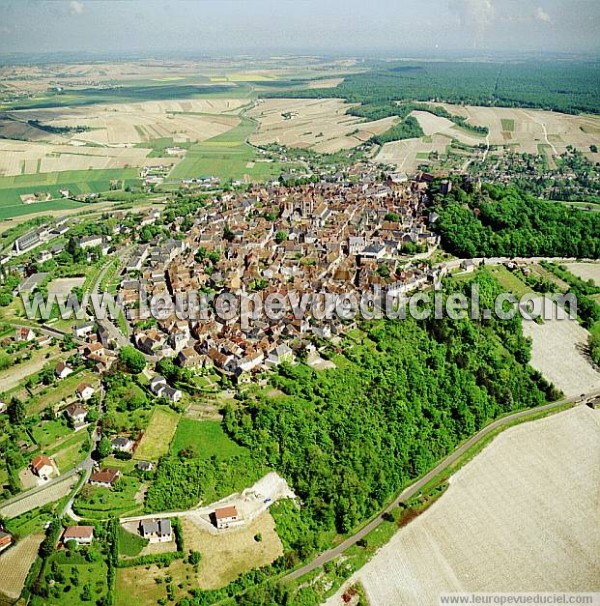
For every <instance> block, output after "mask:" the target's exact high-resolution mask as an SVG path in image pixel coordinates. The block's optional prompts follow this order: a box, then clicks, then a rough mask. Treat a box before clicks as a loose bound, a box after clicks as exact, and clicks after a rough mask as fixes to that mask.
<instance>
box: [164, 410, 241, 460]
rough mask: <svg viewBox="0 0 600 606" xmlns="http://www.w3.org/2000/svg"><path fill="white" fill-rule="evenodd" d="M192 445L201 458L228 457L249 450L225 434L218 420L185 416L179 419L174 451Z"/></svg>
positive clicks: (176, 452) (177, 451)
mask: <svg viewBox="0 0 600 606" xmlns="http://www.w3.org/2000/svg"><path fill="white" fill-rule="evenodd" d="M190 446H192V447H194V448H195V449H196V450H197V452H198V457H199V458H201V459H210V458H211V457H219V458H228V457H233V456H236V455H244V454H246V452H247V451H246V450H245V449H244V448H243V447H242V446H238V445H237V444H236V443H235V442H234V441H233V440H231V439H230V438H229V437H228V436H227V435H226V434H225V432H224V431H223V428H222V427H221V424H220V423H218V422H217V421H194V420H192V419H185V418H184V419H181V421H179V427H177V433H176V434H175V439H174V440H173V448H172V451H173V453H175V454H178V453H179V452H180V451H181V450H183V449H184V448H189V447H190Z"/></svg>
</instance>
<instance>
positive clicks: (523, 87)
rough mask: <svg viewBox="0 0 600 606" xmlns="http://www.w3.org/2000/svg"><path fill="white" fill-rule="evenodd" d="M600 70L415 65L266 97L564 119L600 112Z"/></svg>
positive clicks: (378, 68) (383, 67)
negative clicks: (550, 113)
mask: <svg viewBox="0 0 600 606" xmlns="http://www.w3.org/2000/svg"><path fill="white" fill-rule="evenodd" d="M599 87H600V64H599V63H598V62H597V61H593V62H584V61H581V62H574V61H573V62H564V63H558V62H552V63H544V62H535V63H534V62H524V63H471V62H418V61H417V62H411V64H406V63H404V64H399V65H395V66H389V65H387V64H376V65H375V66H374V67H372V69H370V70H369V71H366V72H364V73H360V74H354V75H350V76H348V77H346V79H345V80H344V82H342V83H341V84H340V85H339V86H337V87H336V88H331V89H304V90H293V91H289V90H288V91H274V92H269V93H266V95H265V96H277V97H290V96H293V97H309V98H323V97H328V98H333V97H341V98H343V99H346V100H347V101H349V102H351V103H362V104H365V105H387V104H389V103H392V102H394V101H401V100H406V101H447V102H449V103H459V104H460V103H463V104H472V105H485V106H499V107H532V108H541V109H549V110H554V111H560V112H565V113H579V112H591V113H598V112H600V102H599V100H598V95H597V91H598V88H599Z"/></svg>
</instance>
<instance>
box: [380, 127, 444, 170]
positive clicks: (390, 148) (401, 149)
mask: <svg viewBox="0 0 600 606" xmlns="http://www.w3.org/2000/svg"><path fill="white" fill-rule="evenodd" d="M450 143H451V138H450V137H448V136H446V135H435V136H433V137H429V138H428V139H427V140H425V139H424V138H421V139H404V140H402V141H391V142H390V143H386V144H385V145H383V147H382V148H381V150H380V151H379V154H377V156H376V157H375V160H376V161H377V162H379V163H381V164H390V165H394V166H395V167H396V169H397V170H399V171H402V172H406V173H409V174H412V173H415V172H416V171H417V168H418V166H419V164H421V163H422V159H421V157H422V155H423V154H426V155H427V156H429V154H430V153H431V152H437V153H438V154H440V155H443V154H445V153H446V151H447V149H448V146H449V145H450Z"/></svg>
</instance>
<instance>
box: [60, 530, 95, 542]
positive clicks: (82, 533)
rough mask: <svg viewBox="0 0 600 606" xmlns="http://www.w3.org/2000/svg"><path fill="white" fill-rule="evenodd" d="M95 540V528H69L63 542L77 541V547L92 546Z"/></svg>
mask: <svg viewBox="0 0 600 606" xmlns="http://www.w3.org/2000/svg"><path fill="white" fill-rule="evenodd" d="M93 540H94V527H93V526H69V527H68V528H66V529H65V531H64V533H63V536H62V542H63V543H65V544H66V543H67V541H75V542H76V543H77V545H91V544H92V541H93Z"/></svg>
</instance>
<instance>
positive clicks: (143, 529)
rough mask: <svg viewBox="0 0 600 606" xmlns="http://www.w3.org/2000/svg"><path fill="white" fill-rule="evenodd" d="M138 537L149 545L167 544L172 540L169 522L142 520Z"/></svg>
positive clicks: (171, 529)
mask: <svg viewBox="0 0 600 606" xmlns="http://www.w3.org/2000/svg"><path fill="white" fill-rule="evenodd" d="M140 535H141V536H142V537H143V538H144V539H147V540H148V541H150V543H168V542H170V541H172V540H173V528H172V526H171V520H143V521H142V522H140Z"/></svg>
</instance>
